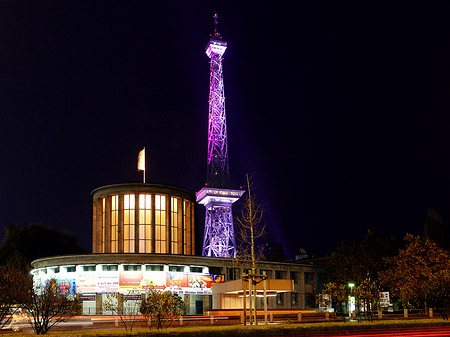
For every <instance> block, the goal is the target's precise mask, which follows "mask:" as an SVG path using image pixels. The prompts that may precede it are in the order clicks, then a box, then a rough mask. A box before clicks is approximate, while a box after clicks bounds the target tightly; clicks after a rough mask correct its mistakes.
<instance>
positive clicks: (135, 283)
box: [119, 271, 142, 289]
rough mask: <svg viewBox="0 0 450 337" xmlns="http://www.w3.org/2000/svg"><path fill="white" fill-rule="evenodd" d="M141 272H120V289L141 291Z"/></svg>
mask: <svg viewBox="0 0 450 337" xmlns="http://www.w3.org/2000/svg"><path fill="white" fill-rule="evenodd" d="M141 281H142V272H141V271H121V272H119V289H139V288H140V287H141Z"/></svg>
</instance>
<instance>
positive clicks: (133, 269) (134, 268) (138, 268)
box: [123, 264, 142, 271]
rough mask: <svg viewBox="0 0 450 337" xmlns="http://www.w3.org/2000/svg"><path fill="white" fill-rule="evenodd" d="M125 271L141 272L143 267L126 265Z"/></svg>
mask: <svg viewBox="0 0 450 337" xmlns="http://www.w3.org/2000/svg"><path fill="white" fill-rule="evenodd" d="M123 270H125V271H141V270H142V266H141V265H140V264H126V265H124V266H123Z"/></svg>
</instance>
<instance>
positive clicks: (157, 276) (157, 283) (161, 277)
mask: <svg viewBox="0 0 450 337" xmlns="http://www.w3.org/2000/svg"><path fill="white" fill-rule="evenodd" d="M150 287H154V288H155V289H159V290H164V289H166V272H165V271H150V272H144V276H143V278H142V281H141V289H149V288H150Z"/></svg>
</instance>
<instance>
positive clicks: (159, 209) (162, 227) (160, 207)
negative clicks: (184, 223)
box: [155, 195, 167, 254]
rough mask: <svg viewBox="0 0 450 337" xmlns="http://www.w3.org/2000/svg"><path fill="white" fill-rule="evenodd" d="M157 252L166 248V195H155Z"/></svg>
mask: <svg viewBox="0 0 450 337" xmlns="http://www.w3.org/2000/svg"><path fill="white" fill-rule="evenodd" d="M155 253H163V254H165V253H167V250H166V197H165V196H164V195H155Z"/></svg>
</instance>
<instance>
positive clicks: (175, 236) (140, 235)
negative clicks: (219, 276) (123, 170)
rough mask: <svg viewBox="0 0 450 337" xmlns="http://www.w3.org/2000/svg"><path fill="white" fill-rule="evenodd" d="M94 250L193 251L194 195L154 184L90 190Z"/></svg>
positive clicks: (176, 252)
mask: <svg viewBox="0 0 450 337" xmlns="http://www.w3.org/2000/svg"><path fill="white" fill-rule="evenodd" d="M91 194H92V199H93V207H92V209H93V227H92V233H93V235H92V252H93V253H156V254H182V255H194V254H195V243H194V239H195V232H194V231H195V226H194V203H195V195H194V194H192V193H191V192H188V191H186V190H184V189H181V188H177V187H173V186H166V185H157V184H117V185H109V186H103V187H100V188H97V189H95V190H94V191H92V193H91Z"/></svg>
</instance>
